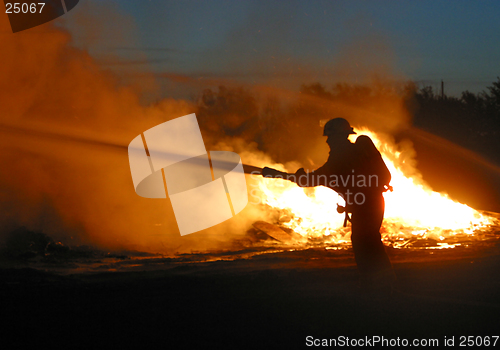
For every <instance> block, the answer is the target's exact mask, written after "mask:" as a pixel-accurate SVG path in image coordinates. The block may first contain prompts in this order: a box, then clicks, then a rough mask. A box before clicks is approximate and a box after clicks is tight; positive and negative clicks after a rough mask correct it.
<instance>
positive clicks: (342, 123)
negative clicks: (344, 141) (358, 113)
mask: <svg viewBox="0 0 500 350" xmlns="http://www.w3.org/2000/svg"><path fill="white" fill-rule="evenodd" d="M349 134H355V132H354V130H353V128H352V127H351V125H350V124H349V122H348V121H347V120H345V119H344V118H334V119H330V120H329V121H328V122H327V123H326V124H325V128H324V129H323V136H331V135H349Z"/></svg>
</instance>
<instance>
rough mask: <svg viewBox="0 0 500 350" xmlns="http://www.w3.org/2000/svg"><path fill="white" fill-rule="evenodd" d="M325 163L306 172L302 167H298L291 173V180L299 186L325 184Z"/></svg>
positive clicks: (326, 181)
mask: <svg viewBox="0 0 500 350" xmlns="http://www.w3.org/2000/svg"><path fill="white" fill-rule="evenodd" d="M326 167H327V164H325V165H323V166H322V167H321V168H318V169H316V170H314V171H311V172H306V171H305V170H304V168H300V169H299V170H297V171H296V172H295V174H294V175H293V179H291V181H293V182H295V183H296V184H297V185H298V186H299V187H316V186H327V185H328V177H327V173H328V172H327V169H326Z"/></svg>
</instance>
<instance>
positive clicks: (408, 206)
mask: <svg viewBox="0 0 500 350" xmlns="http://www.w3.org/2000/svg"><path fill="white" fill-rule="evenodd" d="M356 132H357V134H358V135H359V134H363V135H368V136H369V137H370V138H371V139H372V140H373V142H374V144H375V146H376V147H377V148H378V149H379V151H380V152H381V154H382V158H383V159H384V161H385V163H386V165H387V167H388V168H389V170H390V172H391V175H392V181H391V185H392V186H393V187H394V191H393V192H385V193H384V198H385V201H386V211H385V219H384V223H383V226H382V230H381V232H382V236H383V239H384V240H385V241H389V242H391V245H393V246H394V247H402V246H404V245H405V244H406V243H407V242H408V241H409V240H411V239H433V240H436V241H437V242H438V243H437V244H436V245H435V246H434V248H436V247H437V248H451V247H455V246H456V245H459V244H460V243H451V244H450V243H447V242H443V241H444V240H446V239H448V238H452V237H453V236H457V235H459V236H462V235H466V236H469V235H474V232H477V230H478V229H482V228H485V227H487V226H489V225H491V224H493V219H492V218H490V217H488V216H485V215H483V214H481V213H479V212H478V211H476V210H474V209H472V208H471V207H469V206H467V205H465V204H461V203H458V202H455V201H453V200H451V199H450V198H449V197H448V196H447V195H446V194H442V193H438V192H434V191H432V189H431V188H430V187H429V186H428V185H426V184H425V183H424V182H423V181H422V180H421V179H420V178H419V177H418V176H415V175H413V176H411V175H409V174H408V171H405V169H408V166H407V164H405V163H406V160H405V159H404V158H405V157H404V154H403V153H402V152H400V151H397V150H396V147H394V146H391V145H390V143H388V142H384V143H383V142H382V141H381V140H380V138H379V137H378V136H377V135H376V134H374V133H373V132H371V131H369V130H367V129H357V130H356ZM259 188H260V190H261V191H262V192H263V195H264V196H263V198H264V203H265V204H267V205H269V206H271V207H273V208H275V209H277V210H279V211H280V213H281V216H280V218H279V223H280V225H282V226H285V227H288V228H290V229H292V230H294V231H295V232H297V233H299V234H301V235H302V236H304V237H308V238H324V239H325V240H326V241H328V242H332V243H346V242H349V232H350V230H349V229H345V228H343V222H344V216H343V215H340V214H338V213H337V210H336V209H337V203H338V204H340V205H344V204H345V203H344V200H343V199H342V198H341V197H340V196H338V195H337V194H336V193H335V192H334V191H332V190H331V189H328V188H326V187H314V188H300V187H298V186H297V185H296V184H295V183H291V182H289V181H286V180H281V179H266V178H263V179H262V180H261V181H260V182H259Z"/></svg>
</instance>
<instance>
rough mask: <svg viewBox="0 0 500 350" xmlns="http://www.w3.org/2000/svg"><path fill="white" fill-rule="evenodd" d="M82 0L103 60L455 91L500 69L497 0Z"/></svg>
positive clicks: (281, 82) (162, 69)
mask: <svg viewBox="0 0 500 350" xmlns="http://www.w3.org/2000/svg"><path fill="white" fill-rule="evenodd" d="M108 5H110V6H111V9H110V8H109V7H110V6H108ZM82 7H85V8H86V10H87V11H86V12H87V14H89V13H90V15H91V16H94V17H97V18H100V21H101V22H106V24H102V23H100V24H99V27H100V28H102V29H103V30H101V31H100V32H99V34H98V39H96V38H94V39H93V40H89V36H92V35H95V32H92V31H91V30H90V29H89V28H85V29H82V28H81V23H82V22H79V21H72V16H81V11H73V13H70V14H68V15H67V16H65V17H66V19H65V22H66V25H67V26H68V27H69V28H70V29H71V30H72V32H73V33H74V34H75V39H76V43H77V44H82V43H84V44H82V45H86V47H87V48H89V49H90V51H91V52H92V53H93V54H94V55H95V56H96V57H98V58H99V57H100V58H102V57H105V56H106V55H107V54H109V53H113V54H115V55H119V56H120V57H121V58H122V59H125V60H127V61H130V64H129V65H127V67H130V66H133V67H134V69H135V70H136V71H137V70H138V71H141V70H146V71H151V72H154V73H174V74H184V75H189V76H192V77H194V78H200V77H204V78H207V77H212V78H214V77H216V78H224V79H231V80H236V81H241V82H245V83H250V84H251V83H257V84H260V83H266V84H271V85H276V86H279V87H288V88H294V89H298V87H299V86H300V84H301V83H311V82H315V81H320V82H322V83H324V84H326V85H327V86H328V85H330V84H333V83H335V82H338V81H348V82H365V81H366V80H367V79H370V78H371V77H372V76H373V74H377V75H379V76H383V77H386V78H390V79H396V80H408V79H411V80H414V81H416V82H418V83H419V84H421V85H431V86H433V87H435V88H437V87H438V86H440V81H441V79H443V80H444V81H445V84H446V86H445V90H446V91H445V92H446V93H447V94H449V95H455V96H458V95H459V94H460V92H461V91H464V90H469V91H472V92H479V91H482V90H484V89H485V88H486V86H488V85H490V84H491V82H493V81H495V80H496V77H497V76H498V75H500V73H499V68H500V65H499V62H500V45H498V43H499V42H498V41H499V34H500V21H499V20H498V18H499V14H500V2H499V1H481V2H476V1H474V2H473V1H453V2H451V1H437V0H433V1H351V0H349V1H160V0H152V1H142V0H141V1H139V0H119V1H118V0H113V1H111V0H106V1H99V2H96V1H87V2H86V3H83V2H82ZM106 8H107V9H106ZM81 10H83V9H81ZM113 12H114V13H113ZM94 20H95V18H94ZM86 23H88V22H86ZM79 26H80V27H79ZM93 26H94V25H91V27H93ZM91 33H93V34H91ZM117 33H118V34H117ZM105 62H106V64H109V65H114V64H113V63H112V62H109V61H105Z"/></svg>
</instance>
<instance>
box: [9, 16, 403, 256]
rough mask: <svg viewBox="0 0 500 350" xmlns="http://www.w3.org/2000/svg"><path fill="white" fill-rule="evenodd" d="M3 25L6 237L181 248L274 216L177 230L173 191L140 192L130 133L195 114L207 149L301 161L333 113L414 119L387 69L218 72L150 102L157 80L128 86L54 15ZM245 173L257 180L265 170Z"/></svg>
mask: <svg viewBox="0 0 500 350" xmlns="http://www.w3.org/2000/svg"><path fill="white" fill-rule="evenodd" d="M0 31H1V33H2V35H1V37H0V44H1V46H2V49H3V60H2V63H3V64H2V65H1V66H0V77H1V78H0V89H1V91H2V92H3V93H2V95H1V96H0V123H1V125H0V132H1V133H2V137H1V138H0V140H1V141H0V145H1V147H2V153H1V154H0V163H1V164H2V169H3V170H2V173H1V174H0V180H1V181H0V191H1V195H2V202H1V205H2V210H3V212H4V215H3V217H2V219H1V222H0V224H1V232H2V237H3V238H5V237H6V236H7V235H8V234H9V233H10V232H12V231H13V230H15V229H16V228H17V227H21V226H24V227H26V228H27V229H29V230H33V231H37V232H43V233H45V234H47V235H49V236H50V237H52V238H54V239H56V240H58V241H62V242H63V243H65V244H91V245H99V246H104V247H108V248H112V249H120V248H126V249H139V250H147V251H152V252H164V253H167V254H173V253H176V252H190V251H199V250H206V249H220V248H224V247H228V246H229V245H230V244H231V242H232V240H233V239H234V238H237V237H239V236H241V235H243V234H244V233H245V232H246V230H247V229H248V228H249V227H250V226H251V223H252V222H254V221H255V220H258V219H267V218H268V217H269V215H270V214H269V213H268V212H266V211H264V210H263V208H262V207H260V206H258V205H253V204H249V205H248V206H247V208H246V209H245V210H244V211H243V212H241V213H240V214H239V215H238V217H237V218H235V219H233V220H229V221H227V222H225V223H222V224H220V225H217V226H216V227H214V228H210V229H207V230H205V231H203V232H200V233H196V234H192V235H189V236H186V237H180V235H179V232H178V229H177V226H176V223H175V218H174V214H173V211H172V208H171V205H170V202H169V201H168V199H167V200H159V199H145V198H141V197H139V196H137V195H136V194H135V192H134V189H133V185H132V180H131V176H130V171H129V163H128V155H127V145H128V143H129V142H130V140H132V139H133V138H134V137H135V136H137V135H138V134H139V133H140V132H142V131H144V130H147V129H149V128H151V127H153V126H155V125H158V124H160V123H162V122H164V121H166V120H169V119H173V118H176V117H180V116H183V115H186V114H189V113H193V112H196V113H197V115H198V120H199V122H200V125H201V128H202V133H203V137H204V139H205V142H206V146H207V149H208V150H233V151H235V152H238V153H239V154H240V155H241V157H242V159H243V162H244V163H248V164H253V165H257V166H264V165H268V166H275V167H278V168H281V169H287V170H288V171H295V170H296V169H297V168H299V167H301V166H303V167H305V168H309V169H314V168H316V167H318V166H320V165H322V163H323V162H324V161H325V160H326V156H327V154H328V147H327V146H326V144H325V142H324V138H323V137H322V136H321V135H322V128H321V126H320V125H321V122H322V121H324V120H327V119H330V118H332V117H345V118H347V119H348V120H349V121H350V122H351V123H352V124H353V125H354V126H356V127H363V126H365V127H369V128H370V129H371V130H374V131H377V132H380V133H382V134H385V135H388V136H387V140H389V139H390V136H389V135H390V134H393V133H395V132H396V131H398V130H400V129H402V128H405V127H406V126H407V125H408V121H409V116H408V113H407V112H406V111H407V108H406V107H407V105H406V104H405V103H406V102H405V96H407V94H406V92H405V91H404V88H403V87H401V88H400V89H399V90H398V89H397V88H395V87H394V84H392V83H390V82H386V81H382V80H380V79H378V80H373V81H372V83H371V84H369V85H368V87H367V86H356V85H338V86H335V87H333V88H329V89H325V88H323V87H322V86H320V85H308V86H304V87H303V88H302V91H301V92H300V93H298V92H292V91H289V90H285V89H278V88H276V87H273V88H271V87H269V86H267V85H266V86H263V85H259V86H255V85H254V86H253V87H251V88H235V87H228V88H225V87H218V88H213V85H214V84H217V80H216V79H213V80H212V81H210V84H211V86H212V88H210V86H208V87H209V88H208V89H205V90H204V91H203V88H207V86H203V85H201V84H198V85H197V88H198V89H199V91H202V92H201V93H200V98H199V100H198V101H197V102H189V101H185V100H173V99H163V100H160V101H159V102H157V103H155V104H153V105H148V106H144V105H142V104H141V98H142V96H143V93H144V89H146V90H147V91H146V92H148V93H151V90H152V89H153V87H154V84H147V86H146V87H145V86H138V85H137V84H135V85H134V84H132V85H130V86H124V84H123V81H121V80H120V78H118V75H117V74H116V72H115V73H111V72H110V71H109V70H106V69H104V67H107V68H109V65H104V66H103V65H102V64H98V63H97V62H96V61H95V60H94V59H93V58H92V57H91V56H90V55H89V53H88V52H87V51H85V50H82V49H77V48H75V47H74V46H72V40H71V36H70V35H69V33H68V32H66V31H65V30H62V29H60V28H58V27H56V26H54V25H53V24H46V25H42V26H39V27H37V28H33V29H31V30H29V31H26V32H23V33H20V34H16V35H12V34H11V33H10V28H9V26H8V22H7V19H6V17H5V16H4V17H2V19H0ZM96 35H98V33H96ZM113 59H114V60H115V61H116V59H117V58H116V57H114V58H113ZM121 73H123V71H122V72H121ZM179 77H180V76H179ZM180 78H182V77H180ZM181 80H182V81H184V82H187V83H188V84H191V83H192V82H193V79H190V78H189V77H184V78H182V79H181ZM143 81H144V80H143ZM146 81H152V79H150V80H146ZM129 83H130V82H129ZM205 84H206V83H205ZM247 179H248V186H249V190H252V188H254V187H255V184H256V183H255V181H256V180H257V178H251V177H247Z"/></svg>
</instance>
